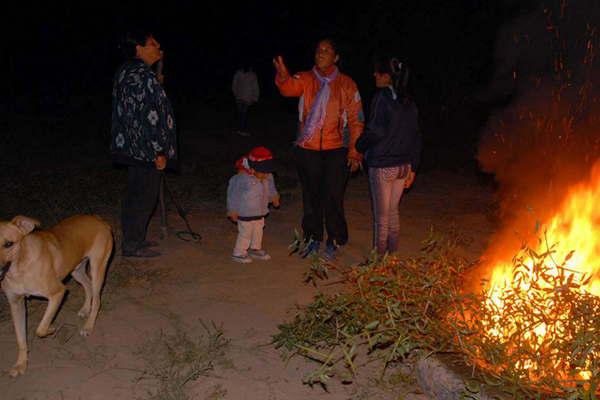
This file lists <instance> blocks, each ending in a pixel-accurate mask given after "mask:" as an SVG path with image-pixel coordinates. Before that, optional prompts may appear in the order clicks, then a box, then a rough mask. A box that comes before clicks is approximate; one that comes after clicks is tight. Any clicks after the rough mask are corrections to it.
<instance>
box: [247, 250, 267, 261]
mask: <svg viewBox="0 0 600 400" xmlns="http://www.w3.org/2000/svg"><path fill="white" fill-rule="evenodd" d="M248 256H250V257H252V258H254V259H256V260H263V261H267V260H270V259H271V256H270V255H269V253H267V252H266V251H265V250H262V249H261V250H255V249H248Z"/></svg>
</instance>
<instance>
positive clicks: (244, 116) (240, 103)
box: [231, 66, 260, 136]
mask: <svg viewBox="0 0 600 400" xmlns="http://www.w3.org/2000/svg"><path fill="white" fill-rule="evenodd" d="M231 90H232V91H233V96H234V97H235V103H236V108H237V116H238V129H237V131H236V133H237V134H238V135H241V136H250V132H248V108H250V106H251V105H253V104H254V103H256V102H258V98H259V96H260V88H259V86H258V78H257V77H256V73H255V72H254V70H253V69H252V67H250V66H244V67H243V68H240V69H238V70H237V71H235V74H234V75H233V82H232V83H231Z"/></svg>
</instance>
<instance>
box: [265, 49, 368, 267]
mask: <svg viewBox="0 0 600 400" xmlns="http://www.w3.org/2000/svg"><path fill="white" fill-rule="evenodd" d="M338 60H339V54H338V51H337V49H336V46H335V43H334V42H333V40H331V39H323V40H321V41H319V43H318V45H317V48H316V51H315V66H314V67H313V69H312V70H310V71H305V72H299V73H297V74H296V75H293V76H291V75H290V73H289V71H288V69H287V67H286V65H285V63H284V61H283V59H282V57H281V56H277V57H275V59H274V60H273V64H274V65H275V69H276V71H277V74H276V76H275V84H276V85H277V87H278V88H279V91H280V92H281V94H282V95H283V96H286V97H300V104H299V107H298V108H299V110H298V111H299V122H300V124H299V129H298V135H297V138H296V141H295V144H296V150H295V156H296V164H297V168H298V176H299V178H300V183H301V185H302V201H303V208H304V215H303V218H302V229H303V231H304V237H305V239H306V240H307V241H310V246H309V247H308V249H307V251H306V253H305V256H306V255H308V254H310V253H312V252H318V251H319V249H320V246H321V242H322V241H323V225H325V229H326V230H327V247H326V252H325V256H326V257H328V258H334V257H335V252H336V249H337V247H338V246H341V245H344V244H346V242H347V241H348V227H347V224H346V217H345V215H344V192H345V189H346V182H347V180H348V176H349V172H350V171H356V170H357V169H358V168H359V167H360V163H361V160H362V156H361V154H360V153H359V152H357V151H356V148H355V146H354V145H355V143H356V140H357V139H358V137H359V136H360V135H361V133H362V130H363V127H364V117H363V112H362V102H361V99H360V94H359V92H358V88H357V86H356V83H354V81H353V80H352V78H350V77H349V76H347V75H345V74H343V73H341V72H340V71H339V70H338V68H337V66H336V63H337V62H338ZM346 130H348V131H349V138H346V137H345V135H344V133H345V131H346Z"/></svg>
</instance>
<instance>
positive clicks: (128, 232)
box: [121, 166, 161, 251]
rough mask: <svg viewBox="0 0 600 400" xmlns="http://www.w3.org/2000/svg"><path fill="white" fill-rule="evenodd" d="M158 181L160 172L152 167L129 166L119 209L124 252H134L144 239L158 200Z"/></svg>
mask: <svg viewBox="0 0 600 400" xmlns="http://www.w3.org/2000/svg"><path fill="white" fill-rule="evenodd" d="M160 179H161V173H160V171H158V170H157V169H156V168H153V167H152V166H148V167H145V166H129V168H128V171H127V194H126V197H125V201H124V202H123V206H122V209H121V227H122V229H123V250H124V251H135V250H136V249H137V248H138V247H139V245H140V243H142V242H143V241H144V240H145V239H146V229H147V228H148V222H149V221H150V217H151V216H152V213H153V212H154V208H155V207H156V203H157V200H158V193H159V190H160Z"/></svg>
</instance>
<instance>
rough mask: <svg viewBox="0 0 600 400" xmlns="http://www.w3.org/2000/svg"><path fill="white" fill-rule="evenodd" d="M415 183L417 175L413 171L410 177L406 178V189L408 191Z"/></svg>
mask: <svg viewBox="0 0 600 400" xmlns="http://www.w3.org/2000/svg"><path fill="white" fill-rule="evenodd" d="M414 181H415V173H414V172H413V171H410V172H409V173H408V176H407V177H406V180H405V181H404V187H405V188H406V189H408V188H409V187H411V186H412V184H413V182H414Z"/></svg>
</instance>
